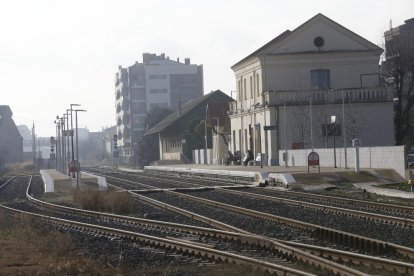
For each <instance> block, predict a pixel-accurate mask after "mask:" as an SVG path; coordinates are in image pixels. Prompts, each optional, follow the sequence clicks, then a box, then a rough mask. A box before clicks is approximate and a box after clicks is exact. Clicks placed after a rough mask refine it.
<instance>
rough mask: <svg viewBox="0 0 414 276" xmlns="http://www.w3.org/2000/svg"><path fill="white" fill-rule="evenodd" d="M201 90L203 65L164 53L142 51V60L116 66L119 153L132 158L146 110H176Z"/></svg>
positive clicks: (144, 127)
mask: <svg viewBox="0 0 414 276" xmlns="http://www.w3.org/2000/svg"><path fill="white" fill-rule="evenodd" d="M202 94H203V66H202V65H196V64H191V63H190V59H189V58H186V59H185V60H184V63H182V62H180V60H179V59H178V58H177V60H176V61H175V60H170V59H169V57H166V56H165V54H161V55H156V54H149V53H144V54H143V62H142V63H138V62H136V63H135V64H134V65H132V66H129V67H127V68H123V67H122V66H119V70H118V72H117V73H116V75H115V98H116V100H115V108H116V126H117V135H118V148H119V153H120V154H119V157H120V158H121V160H122V161H124V162H131V161H132V156H133V154H134V148H135V147H136V143H137V141H138V139H139V138H140V137H141V136H142V135H143V134H144V132H145V131H146V130H147V127H146V119H147V114H148V112H149V111H150V110H151V109H153V108H155V107H161V108H170V109H172V110H175V109H177V108H178V106H179V105H180V104H184V103H185V102H187V101H189V100H191V99H194V98H197V97H200V96H201V95H202Z"/></svg>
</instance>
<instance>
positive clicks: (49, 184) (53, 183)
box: [40, 170, 108, 193]
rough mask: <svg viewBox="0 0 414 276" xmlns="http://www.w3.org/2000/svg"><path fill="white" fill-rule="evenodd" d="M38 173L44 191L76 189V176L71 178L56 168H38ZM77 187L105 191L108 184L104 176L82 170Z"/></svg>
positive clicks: (54, 191) (53, 191)
mask: <svg viewBox="0 0 414 276" xmlns="http://www.w3.org/2000/svg"><path fill="white" fill-rule="evenodd" d="M40 174H41V175H42V179H43V186H44V190H45V193H57V192H70V190H71V189H76V185H77V184H76V178H71V177H70V176H68V175H66V174H63V173H61V172H59V171H56V170H40ZM79 188H80V189H81V190H91V189H97V190H99V191H106V190H107V189H108V184H107V183H106V178H105V177H101V176H97V175H93V174H90V173H84V172H82V173H81V179H80V185H79Z"/></svg>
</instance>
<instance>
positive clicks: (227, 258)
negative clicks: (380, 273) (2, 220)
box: [0, 204, 362, 276]
mask: <svg viewBox="0 0 414 276" xmlns="http://www.w3.org/2000/svg"><path fill="white" fill-rule="evenodd" d="M0 207H1V208H3V209H5V210H7V211H9V212H14V213H19V214H24V215H28V216H32V217H35V218H38V219H41V220H44V221H46V222H49V221H50V222H53V223H55V224H57V225H59V226H66V227H70V228H75V229H76V230H82V231H83V232H84V231H88V232H91V234H95V235H96V234H99V235H105V236H108V235H109V236H113V237H117V238H122V239H126V240H130V241H133V242H139V243H140V244H145V245H149V246H151V247H157V248H163V249H166V250H173V251H176V252H179V253H181V252H183V253H188V254H191V255H193V256H201V257H204V258H208V259H213V260H215V261H220V262H227V263H236V264H247V265H253V266H255V267H259V268H260V269H262V270H264V271H268V272H270V273H274V274H277V275H303V276H310V275H314V274H310V273H307V272H303V271H299V270H296V269H293V268H289V267H285V266H281V265H278V264H274V263H270V262H266V261H261V260H258V259H254V258H250V257H246V256H242V255H237V254H235V253H231V252H225V251H220V250H216V249H212V248H209V247H203V246H200V245H196V244H192V243H186V242H181V241H177V240H169V239H166V238H160V237H155V236H150V235H145V234H139V233H135V232H131V231H126V230H120V229H115V228H110V227H104V226H98V225H94V224H88V223H82V222H77V221H72V220H66V219H60V218H56V217H51V216H45V215H40V214H35V213H31V212H27V211H22V210H17V209H13V208H10V207H7V206H4V205H1V204H0ZM358 275H359V274H358ZM361 275H362V274H361Z"/></svg>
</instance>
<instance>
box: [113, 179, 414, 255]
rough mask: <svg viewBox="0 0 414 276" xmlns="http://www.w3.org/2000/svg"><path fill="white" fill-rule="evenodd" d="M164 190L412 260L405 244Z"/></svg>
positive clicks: (345, 243) (337, 240)
mask: <svg viewBox="0 0 414 276" xmlns="http://www.w3.org/2000/svg"><path fill="white" fill-rule="evenodd" d="M110 178H113V179H116V178H114V177H110ZM121 181H125V182H130V183H135V184H139V185H142V186H144V187H148V188H154V187H153V186H150V185H146V184H143V183H140V182H136V181H131V180H125V179H121ZM165 192H166V193H173V194H175V195H177V196H180V197H182V198H187V199H192V200H193V201H198V202H201V203H207V204H209V205H212V206H215V207H219V208H223V209H226V210H230V211H235V212H238V213H242V214H245V215H249V216H253V217H256V218H261V219H266V220H269V221H274V222H277V223H286V224H288V225H291V226H294V227H297V228H299V229H302V230H308V231H311V232H312V233H314V234H315V235H316V236H318V237H320V238H322V239H325V240H329V241H334V242H336V243H339V244H343V245H348V246H351V247H353V248H358V249H364V250H368V251H375V252H379V253H383V252H390V251H394V252H396V253H399V254H400V255H402V256H406V257H408V258H410V259H412V260H414V249H412V248H409V247H405V246H401V245H397V244H393V243H388V242H385V241H381V240H376V239H371V238H368V237H364V236H360V235H355V234H352V233H348V232H344V231H340V230H335V229H331V228H327V227H322V226H319V225H315V224H311V223H306V222H302V221H298V220H294V219H289V218H285V217H281V216H276V215H272V214H267V213H262V212H258V211H254V210H250V209H246V208H242V207H237V206H234V205H230V204H226V203H221V202H217V201H212V200H208V199H203V198H200V197H194V196H190V195H186V194H182V193H177V192H174V191H165Z"/></svg>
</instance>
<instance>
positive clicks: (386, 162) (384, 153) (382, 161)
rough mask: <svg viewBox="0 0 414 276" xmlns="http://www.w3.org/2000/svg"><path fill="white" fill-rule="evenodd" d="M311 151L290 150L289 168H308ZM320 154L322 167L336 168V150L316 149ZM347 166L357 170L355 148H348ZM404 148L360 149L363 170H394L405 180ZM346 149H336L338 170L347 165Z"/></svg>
mask: <svg viewBox="0 0 414 276" xmlns="http://www.w3.org/2000/svg"><path fill="white" fill-rule="evenodd" d="M311 151H312V150H311V149H303V150H288V151H287V153H288V166H289V167H295V166H307V156H308V154H309V153H310V152H311ZM315 152H317V153H318V154H319V160H320V165H321V167H334V149H332V148H330V149H315ZM346 152H347V166H348V168H355V148H347V151H346ZM283 153H285V151H284V150H279V160H280V165H281V166H284V165H285V162H284V161H282V160H283ZM404 156H405V153H404V146H391V147H360V148H359V162H360V168H361V169H394V170H395V171H396V172H397V173H399V174H400V175H401V176H402V177H404V178H405V157H404ZM344 160H345V156H344V149H343V148H337V149H336V164H337V167H338V168H343V167H344V165H345V161H344Z"/></svg>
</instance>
